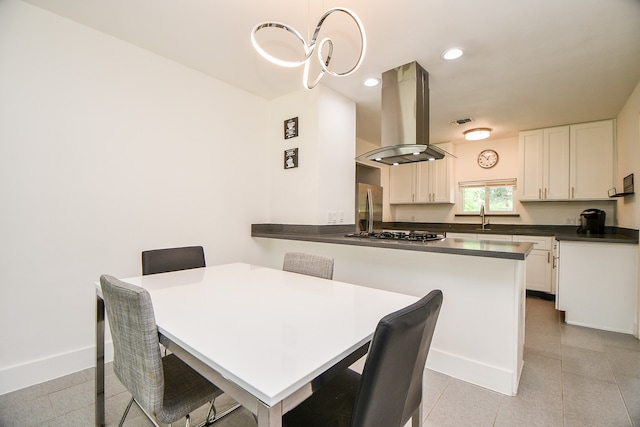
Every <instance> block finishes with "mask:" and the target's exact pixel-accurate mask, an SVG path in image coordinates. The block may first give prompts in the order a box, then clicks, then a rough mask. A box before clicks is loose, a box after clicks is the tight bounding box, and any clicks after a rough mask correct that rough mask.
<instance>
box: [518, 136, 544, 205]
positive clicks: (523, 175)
mask: <svg viewBox="0 0 640 427" xmlns="http://www.w3.org/2000/svg"><path fill="white" fill-rule="evenodd" d="M519 144H520V147H519V148H520V182H518V195H519V198H520V200H542V195H543V193H542V190H543V188H542V186H543V183H542V174H543V170H544V169H543V161H544V132H543V130H542V129H538V130H530V131H525V132H520V136H519Z"/></svg>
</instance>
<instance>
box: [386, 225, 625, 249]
mask: <svg viewBox="0 0 640 427" xmlns="http://www.w3.org/2000/svg"><path fill="white" fill-rule="evenodd" d="M383 227H388V228H391V229H396V230H405V229H406V230H428V231H433V232H436V233H446V232H447V231H448V232H452V233H453V232H455V233H471V234H489V235H490V234H512V235H516V234H517V235H523V236H553V237H554V238H555V239H556V240H572V241H579V242H600V243H627V244H638V230H633V229H629V228H620V227H605V232H604V233H603V234H580V233H578V232H577V229H578V227H577V226H575V225H502V224H490V225H489V226H488V227H487V228H488V229H486V230H484V231H483V230H481V229H480V230H479V229H478V228H479V227H480V225H479V224H448V223H411V222H390V223H384V224H383Z"/></svg>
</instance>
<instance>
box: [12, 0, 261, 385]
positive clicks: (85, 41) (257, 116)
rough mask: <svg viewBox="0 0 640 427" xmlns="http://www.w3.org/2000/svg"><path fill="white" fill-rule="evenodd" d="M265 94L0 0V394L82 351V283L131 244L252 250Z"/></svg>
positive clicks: (42, 376)
mask: <svg viewBox="0 0 640 427" xmlns="http://www.w3.org/2000/svg"><path fill="white" fill-rule="evenodd" d="M267 105H268V103H267V102H266V101H265V100H263V99H261V98H257V97H255V96H252V95H249V94H247V93H246V92H242V91H240V90H237V89H235V88H233V87H230V86H228V85H226V84H223V83H221V82H219V81H217V80H214V79H212V78H210V77H208V76H206V75H204V74H201V73H199V72H196V71H194V70H191V69H188V68H185V67H183V66H181V65H179V64H176V63H174V62H171V61H168V60H166V59H163V58H161V57H158V56H156V55H154V54H151V53H149V52H147V51H144V50H141V49H138V48H137V47H135V46H132V45H130V44H127V43H124V42H121V41H119V40H117V39H114V38H112V37H109V36H107V35H104V34H102V33H99V32H97V31H94V30H91V29H89V28H87V27H84V26H81V25H78V24H76V23H74V22H72V21H69V20H66V19H62V18H60V17H57V16H56V15H52V14H50V13H48V12H45V11H43V10H40V9H38V8H35V7H33V6H31V5H28V4H25V3H23V2H20V1H17V0H2V1H0V195H1V199H2V202H1V206H2V209H1V210H0V212H1V213H0V236H2V237H1V240H2V245H1V246H0V260H1V261H0V343H2V344H1V347H2V350H0V394H3V393H6V392H8V391H11V390H14V389H17V388H21V387H24V386H27V385H30V384H33V383H37V382H41V381H44V380H47V379H50V378H54V377H57V376H60V375H64V374H67V373H69V372H74V371H77V370H80V369H84V368H87V367H90V366H92V365H94V363H95V353H94V347H93V346H94V342H95V340H94V310H95V309H94V301H95V296H94V295H95V294H94V290H93V283H94V282H96V281H97V280H98V278H99V275H100V274H102V273H109V274H113V275H115V276H119V277H127V276H133V275H138V274H140V251H141V250H144V249H150V248H156V247H167V246H176V245H186V244H202V245H204V247H205V251H206V257H207V261H208V263H209V264H216V263H222V262H229V261H238V260H240V261H249V262H251V261H252V260H254V259H255V258H257V257H258V256H259V255H258V250H257V249H256V247H255V243H254V242H253V240H252V239H251V238H250V224H251V223H253V222H264V221H267V220H268V219H269V218H268V203H269V183H268V181H269V166H268V165H267V164H265V162H264V158H265V156H266V155H267V148H268V142H269V141H268V140H267V138H265V137H264V135H265V133H266V132H265V129H266V126H267V120H266V117H267V113H266V111H267Z"/></svg>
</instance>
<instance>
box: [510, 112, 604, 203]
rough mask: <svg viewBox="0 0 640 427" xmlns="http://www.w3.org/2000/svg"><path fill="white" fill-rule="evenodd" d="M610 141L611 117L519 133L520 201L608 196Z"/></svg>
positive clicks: (594, 198)
mask: <svg viewBox="0 0 640 427" xmlns="http://www.w3.org/2000/svg"><path fill="white" fill-rule="evenodd" d="M614 141H615V138H614V126H613V120H603V121H599V122H592V123H582V124H577V125H570V126H558V127H553V128H546V129H536V130H531V131H526V132H520V134H519V149H520V171H519V181H520V182H519V183H518V190H519V198H520V200H521V201H534V200H536V201H537V200H597V199H608V190H609V189H610V188H611V187H613V186H614V185H615V178H614V172H615V170H614V169H615V161H614V158H615V156H614V154H615V144H614Z"/></svg>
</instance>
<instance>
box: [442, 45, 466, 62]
mask: <svg viewBox="0 0 640 427" xmlns="http://www.w3.org/2000/svg"><path fill="white" fill-rule="evenodd" d="M463 53H464V52H463V51H462V49H460V48H459V47H452V48H449V49H447V50H445V51H444V52H442V54H441V55H440V56H441V57H442V59H444V60H446V61H453V60H454V59H458V58H460V57H461V56H462V54H463Z"/></svg>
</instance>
